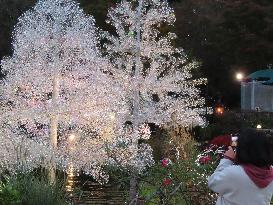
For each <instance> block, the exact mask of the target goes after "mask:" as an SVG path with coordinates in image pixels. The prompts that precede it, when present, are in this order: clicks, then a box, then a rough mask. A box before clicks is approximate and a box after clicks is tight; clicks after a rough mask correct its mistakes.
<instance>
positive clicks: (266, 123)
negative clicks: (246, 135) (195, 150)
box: [192, 111, 273, 142]
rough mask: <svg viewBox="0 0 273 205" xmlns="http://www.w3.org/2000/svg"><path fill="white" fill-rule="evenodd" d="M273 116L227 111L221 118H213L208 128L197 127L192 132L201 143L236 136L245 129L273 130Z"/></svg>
mask: <svg viewBox="0 0 273 205" xmlns="http://www.w3.org/2000/svg"><path fill="white" fill-rule="evenodd" d="M272 120H273V114H272V113H266V112H241V111H227V112H225V113H224V114H223V115H220V116H212V118H211V119H210V124H209V125H207V126H206V127H199V126H197V127H195V128H194V129H193V131H192V133H193V135H194V137H195V139H196V140H197V141H200V142H204V141H209V140H211V139H213V138H214V137H216V136H218V135H226V134H236V133H239V132H240V131H241V130H242V129H245V128H256V127H257V125H258V124H260V125H261V126H262V128H263V129H272Z"/></svg>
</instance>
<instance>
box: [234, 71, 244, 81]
mask: <svg viewBox="0 0 273 205" xmlns="http://www.w3.org/2000/svg"><path fill="white" fill-rule="evenodd" d="M236 79H237V80H239V81H241V80H243V79H244V74H243V73H236Z"/></svg>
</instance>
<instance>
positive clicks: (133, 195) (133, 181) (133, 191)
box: [129, 176, 137, 205]
mask: <svg viewBox="0 0 273 205" xmlns="http://www.w3.org/2000/svg"><path fill="white" fill-rule="evenodd" d="M129 200H130V202H132V201H133V200H134V201H135V203H132V205H136V204H137V178H136V177H135V176H131V178H130V190H129Z"/></svg>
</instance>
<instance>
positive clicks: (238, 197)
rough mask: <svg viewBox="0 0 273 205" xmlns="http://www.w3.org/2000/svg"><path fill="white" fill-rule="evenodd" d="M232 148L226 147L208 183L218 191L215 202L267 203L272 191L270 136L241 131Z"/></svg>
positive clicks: (272, 139)
mask: <svg viewBox="0 0 273 205" xmlns="http://www.w3.org/2000/svg"><path fill="white" fill-rule="evenodd" d="M236 144H237V147H236V149H235V151H234V150H233V149H232V147H231V146H230V147H229V149H228V150H227V151H226V152H225V154H224V158H223V159H221V161H220V163H219V165H218V167H217V168H216V170H215V171H214V173H213V174H212V175H211V176H210V177H209V178H208V186H209V188H210V189H211V190H213V191H214V192H216V193H219V197H218V199H217V202H216V205H269V204H270V201H271V198H272V193H273V169H272V167H271V165H272V164H273V136H272V135H271V134H269V133H266V132H264V131H262V130H251V129H248V130H245V131H243V132H242V133H241V135H240V136H239V137H238V141H237V143H236Z"/></svg>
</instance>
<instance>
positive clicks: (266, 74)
mask: <svg viewBox="0 0 273 205" xmlns="http://www.w3.org/2000/svg"><path fill="white" fill-rule="evenodd" d="M247 79H250V80H257V81H264V82H263V84H265V85H273V69H265V70H258V71H256V72H254V73H251V74H250V75H249V76H247Z"/></svg>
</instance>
